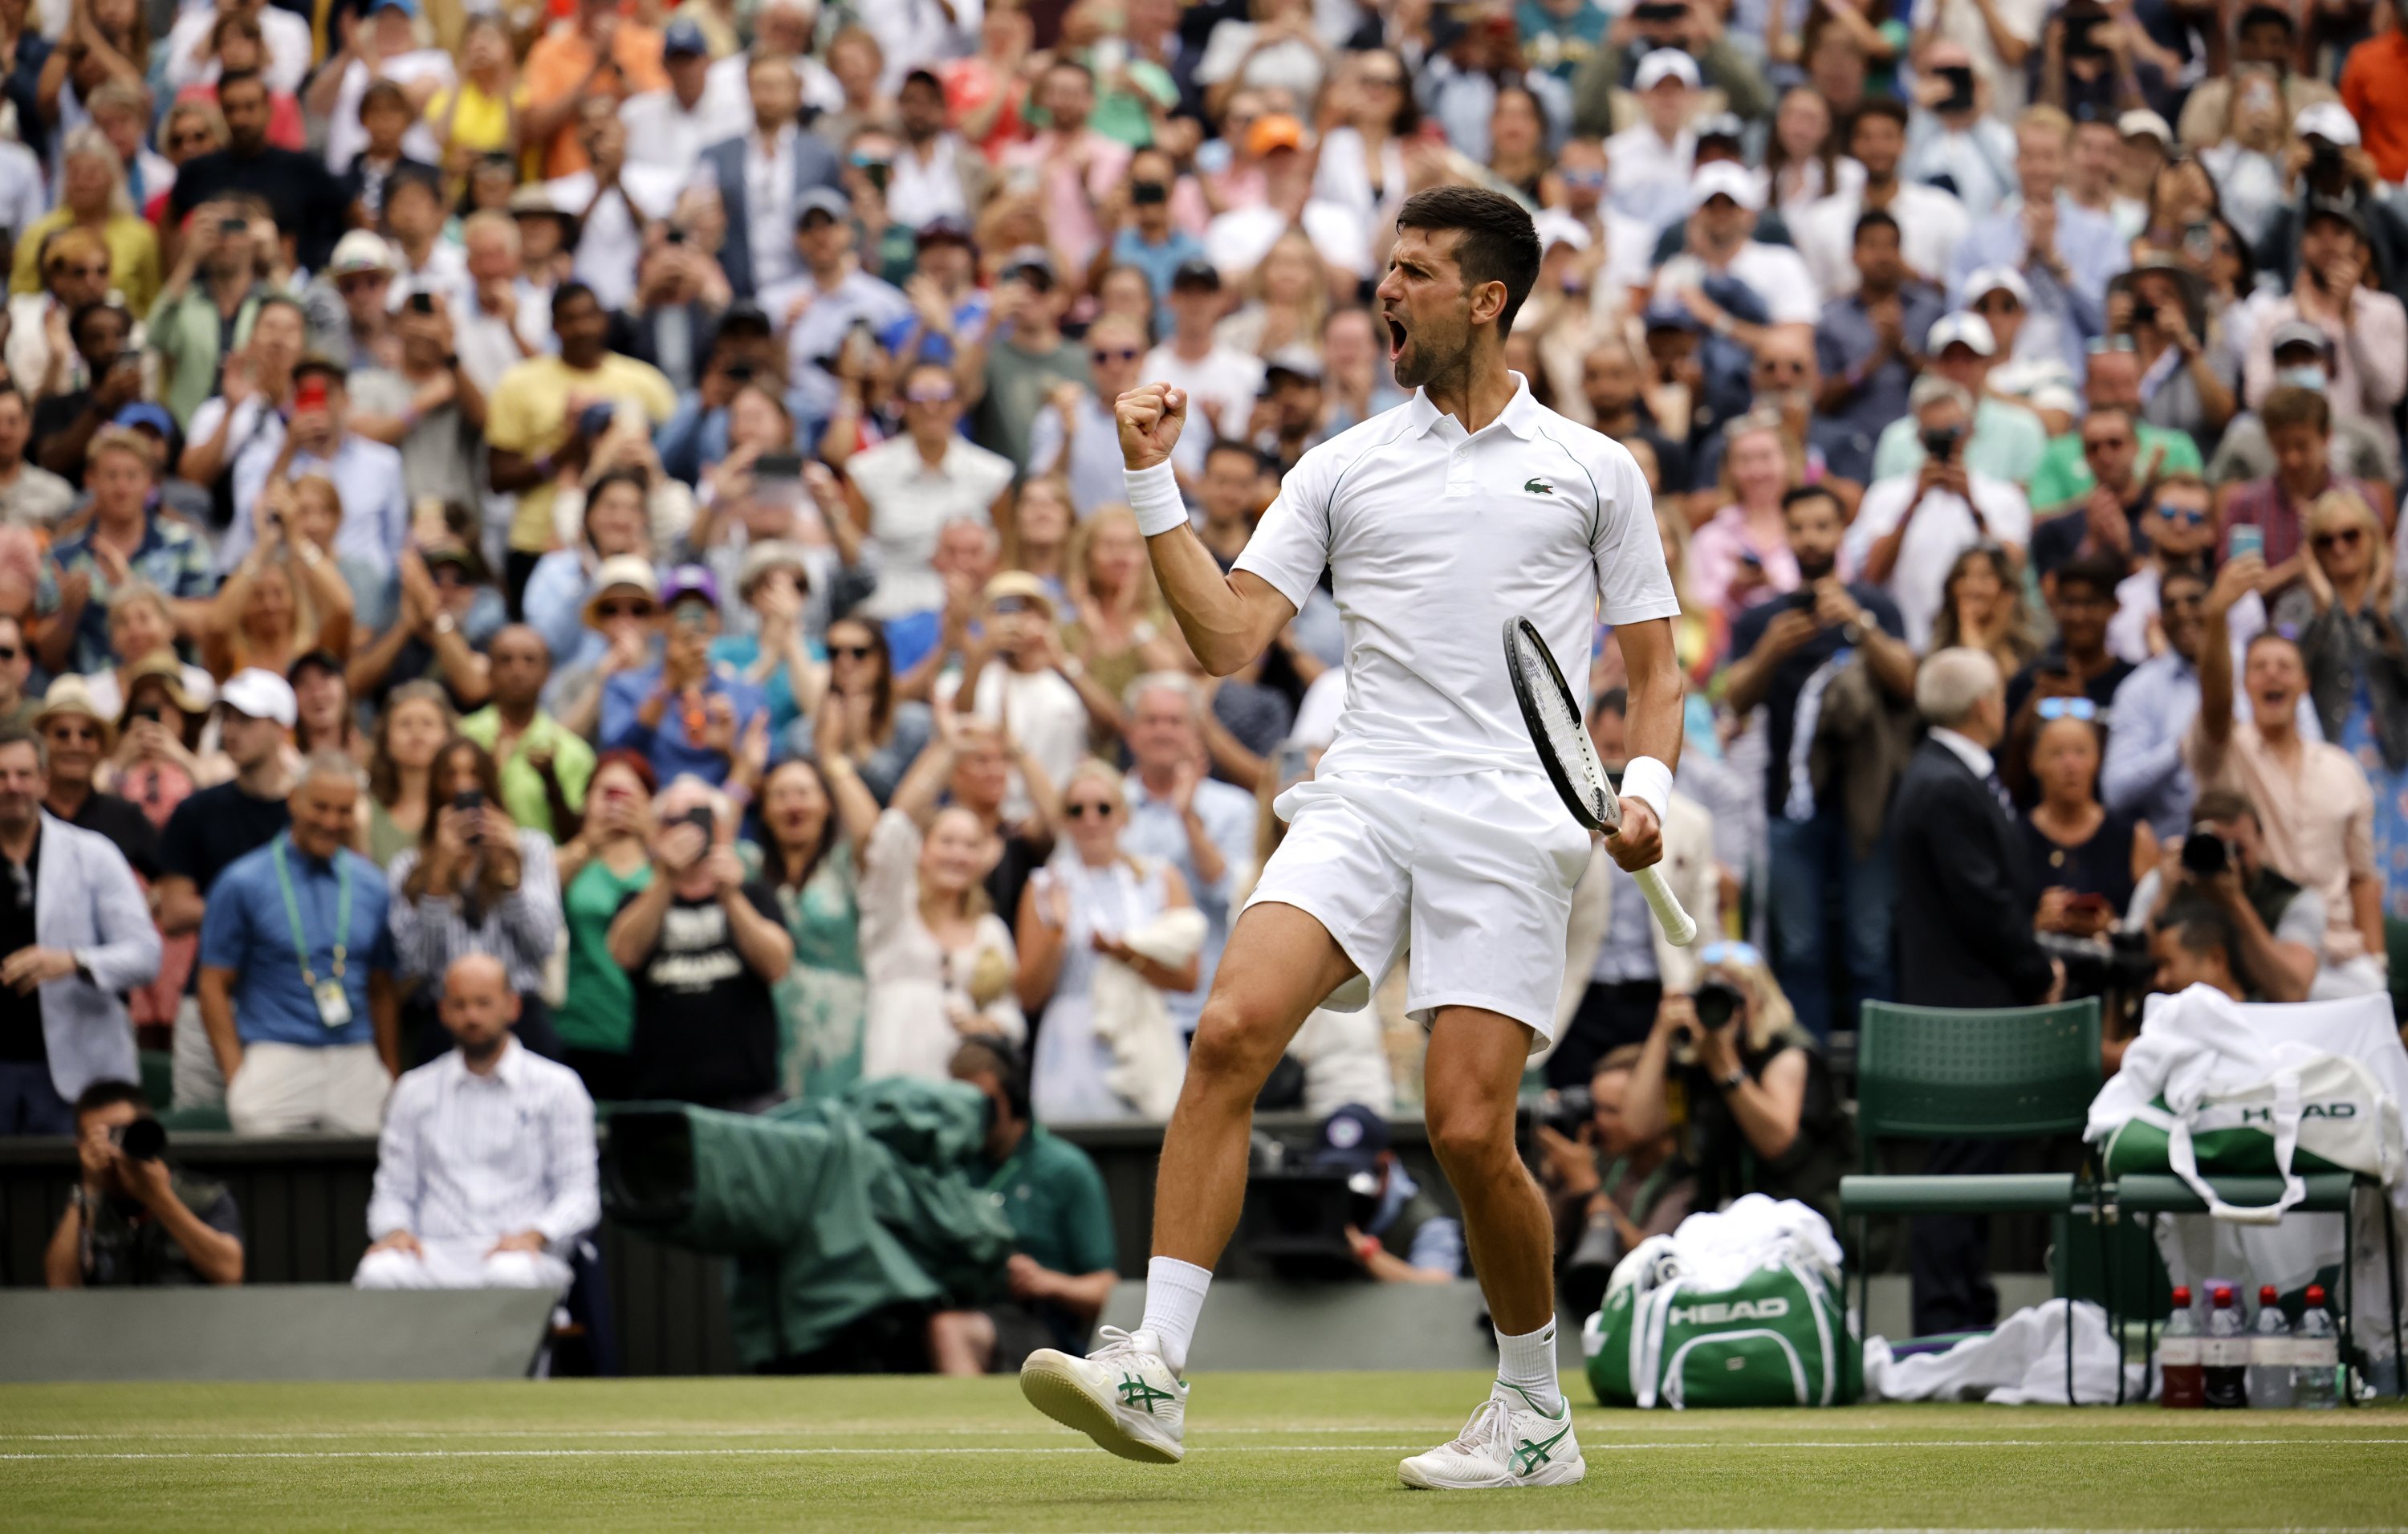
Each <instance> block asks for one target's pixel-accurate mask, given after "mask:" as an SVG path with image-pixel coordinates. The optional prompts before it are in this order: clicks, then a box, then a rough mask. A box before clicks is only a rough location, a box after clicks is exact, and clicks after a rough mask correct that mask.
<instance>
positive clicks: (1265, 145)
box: [1246, 112, 1304, 160]
mask: <svg viewBox="0 0 2408 1534" xmlns="http://www.w3.org/2000/svg"><path fill="white" fill-rule="evenodd" d="M1302 148H1304V124H1303V123H1301V122H1297V120H1296V119H1295V118H1292V117H1290V116H1288V115H1287V113H1285V112H1266V113H1264V114H1263V115H1262V116H1261V117H1258V118H1256V119H1254V126H1253V127H1251V128H1248V129H1247V130H1246V152H1247V153H1248V154H1251V155H1253V156H1254V158H1255V159H1257V160H1259V159H1261V158H1262V157H1263V156H1264V155H1266V154H1269V152H1270V151H1273V150H1300V149H1302Z"/></svg>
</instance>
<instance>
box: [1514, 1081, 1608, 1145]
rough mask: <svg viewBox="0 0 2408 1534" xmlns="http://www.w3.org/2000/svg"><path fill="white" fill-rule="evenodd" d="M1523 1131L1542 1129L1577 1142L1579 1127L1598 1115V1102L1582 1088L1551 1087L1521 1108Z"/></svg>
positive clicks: (1585, 1088)
mask: <svg viewBox="0 0 2408 1534" xmlns="http://www.w3.org/2000/svg"><path fill="white" fill-rule="evenodd" d="M1522 1111H1523V1114H1524V1116H1525V1117H1527V1119H1528V1121H1529V1122H1528V1124H1527V1125H1526V1126H1525V1127H1526V1130H1527V1131H1535V1130H1536V1129H1537V1128H1538V1126H1539V1125H1542V1124H1543V1125H1546V1126H1547V1127H1548V1128H1550V1129H1553V1130H1554V1131H1555V1133H1557V1134H1559V1135H1561V1136H1563V1137H1564V1138H1565V1139H1566V1140H1572V1139H1577V1138H1578V1137H1579V1135H1580V1132H1581V1125H1584V1124H1586V1123H1588V1122H1589V1120H1590V1119H1591V1118H1592V1117H1593V1116H1595V1114H1596V1112H1597V1099H1596V1098H1595V1097H1591V1096H1589V1090H1588V1088H1587V1087H1585V1086H1551V1087H1549V1088H1547V1090H1545V1091H1544V1092H1541V1093H1540V1094H1538V1096H1536V1097H1532V1098H1530V1099H1529V1100H1528V1101H1527V1102H1526V1103H1524V1104H1523V1105H1522Z"/></svg>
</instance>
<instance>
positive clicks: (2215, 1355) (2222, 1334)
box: [2199, 1283, 2249, 1408]
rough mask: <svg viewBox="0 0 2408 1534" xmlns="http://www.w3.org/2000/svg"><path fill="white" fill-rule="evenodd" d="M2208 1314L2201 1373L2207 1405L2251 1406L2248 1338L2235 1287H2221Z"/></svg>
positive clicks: (2201, 1352)
mask: <svg viewBox="0 0 2408 1534" xmlns="http://www.w3.org/2000/svg"><path fill="white" fill-rule="evenodd" d="M2213 1299H2214V1307H2215V1308H2214V1309H2213V1310H2211V1311H2209V1312H2207V1336H2206V1338H2205V1339H2204V1340H2202V1341H2201V1342H2200V1349H2199V1361H2200V1364H2201V1365H2202V1366H2203V1367H2202V1368H2201V1369H2200V1373H2201V1374H2202V1375H2204V1376H2206V1384H2207V1404H2208V1405H2209V1406H2210V1407H2221V1408H2231V1407H2239V1406H2246V1405H2248V1404H2249V1383H2248V1381H2247V1379H2246V1377H2245V1376H2246V1375H2247V1374H2248V1372H2249V1338H2248V1336H2247V1335H2246V1333H2247V1328H2246V1327H2245V1326H2243V1325H2242V1321H2241V1311H2240V1308H2239V1307H2238V1306H2236V1305H2234V1304H2233V1303H2232V1285H2230V1284H2229V1283H2219V1284H2217V1285H2216V1286H2215V1293H2214V1296H2213Z"/></svg>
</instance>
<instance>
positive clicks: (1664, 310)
mask: <svg viewBox="0 0 2408 1534" xmlns="http://www.w3.org/2000/svg"><path fill="white" fill-rule="evenodd" d="M1642 323H1643V326H1644V328H1646V329H1648V330H1703V329H1704V328H1705V326H1704V325H1702V324H1700V323H1699V322H1698V317H1697V316H1696V315H1694V314H1692V313H1690V312H1689V310H1688V307H1687V306H1686V305H1684V304H1679V303H1675V302H1673V301H1672V300H1671V299H1669V298H1659V299H1657V300H1656V302H1654V303H1652V304H1649V305H1648V306H1647V312H1646V314H1645V315H1644V316H1643V319H1642Z"/></svg>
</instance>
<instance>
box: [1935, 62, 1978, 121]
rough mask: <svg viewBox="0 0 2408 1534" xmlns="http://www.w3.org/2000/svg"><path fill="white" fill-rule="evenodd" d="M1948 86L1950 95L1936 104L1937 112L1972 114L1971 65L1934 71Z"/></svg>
mask: <svg viewBox="0 0 2408 1534" xmlns="http://www.w3.org/2000/svg"><path fill="white" fill-rule="evenodd" d="M1934 73H1936V74H1938V75H1939V77H1940V78H1941V79H1942V81H1944V82H1945V83H1946V84H1947V86H1948V93H1947V94H1946V95H1944V96H1942V97H1941V98H1940V100H1939V101H1938V102H1937V103H1936V104H1934V106H1933V107H1932V110H1934V111H1937V112H1970V111H1971V110H1972V109H1973V69H1972V66H1971V65H1961V64H1952V65H1941V67H1940V68H1939V69H1937V70H1936V71H1934Z"/></svg>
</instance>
